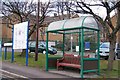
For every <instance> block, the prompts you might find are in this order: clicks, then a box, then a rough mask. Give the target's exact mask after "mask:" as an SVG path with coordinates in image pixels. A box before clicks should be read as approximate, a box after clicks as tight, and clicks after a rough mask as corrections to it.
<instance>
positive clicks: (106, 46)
mask: <svg viewBox="0 0 120 80" xmlns="http://www.w3.org/2000/svg"><path fill="white" fill-rule="evenodd" d="M109 52H110V42H103V43H101V45H100V58H104V59H106V60H107V59H108V57H109ZM96 53H97V50H96ZM118 54H119V53H118V43H116V46H115V58H116V56H117V58H118ZM95 57H96V55H95Z"/></svg>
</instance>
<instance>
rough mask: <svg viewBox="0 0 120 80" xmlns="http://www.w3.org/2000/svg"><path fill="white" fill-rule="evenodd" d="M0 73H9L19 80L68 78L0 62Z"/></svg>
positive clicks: (37, 69)
mask: <svg viewBox="0 0 120 80" xmlns="http://www.w3.org/2000/svg"><path fill="white" fill-rule="evenodd" d="M0 71H2V73H7V74H9V73H10V74H13V75H15V76H17V77H21V78H22V77H23V78H24V77H25V78H70V77H67V76H64V75H58V74H54V73H50V72H46V71H43V70H40V69H39V68H32V67H26V66H20V65H17V64H13V63H10V62H2V69H1V70H0Z"/></svg>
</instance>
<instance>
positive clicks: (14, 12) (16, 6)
mask: <svg viewBox="0 0 120 80" xmlns="http://www.w3.org/2000/svg"><path fill="white" fill-rule="evenodd" d="M41 4H42V6H40V9H41V16H40V18H39V27H38V28H41V27H43V25H44V24H43V22H44V19H45V17H46V15H47V13H48V12H49V11H47V9H48V7H49V4H50V2H46V3H41ZM36 8H37V5H36V3H34V2H33V1H31V2H29V1H26V2H21V1H20V0H14V2H12V1H11V0H5V1H3V7H2V14H3V15H4V16H5V17H6V18H7V19H8V20H9V24H11V25H13V24H15V23H19V22H23V21H27V20H29V21H30V26H29V35H28V38H30V36H31V35H32V34H33V33H34V32H35V30H36V17H35V16H36V15H35V14H36ZM9 28H11V29H12V27H11V26H9ZM24 53H25V50H23V51H22V54H21V56H22V55H23V56H24V55H25V54H24Z"/></svg>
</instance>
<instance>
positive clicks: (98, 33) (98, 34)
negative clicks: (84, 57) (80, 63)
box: [97, 31, 100, 75]
mask: <svg viewBox="0 0 120 80" xmlns="http://www.w3.org/2000/svg"><path fill="white" fill-rule="evenodd" d="M97 37H98V42H97V44H98V52H97V56H98V75H99V74H100V56H99V53H100V49H99V47H100V31H98V32H97Z"/></svg>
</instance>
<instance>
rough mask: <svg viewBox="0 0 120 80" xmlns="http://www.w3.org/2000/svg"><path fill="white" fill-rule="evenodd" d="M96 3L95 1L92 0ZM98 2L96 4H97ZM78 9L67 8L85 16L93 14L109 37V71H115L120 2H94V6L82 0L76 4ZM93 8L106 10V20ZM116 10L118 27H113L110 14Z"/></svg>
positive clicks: (117, 24) (119, 25) (117, 25)
mask: <svg viewBox="0 0 120 80" xmlns="http://www.w3.org/2000/svg"><path fill="white" fill-rule="evenodd" d="M91 1H94V0H91ZM95 2H96V3H95ZM75 5H76V8H74V9H73V8H71V7H69V6H67V7H68V8H69V9H70V10H71V11H74V12H76V13H84V14H91V15H93V17H94V18H95V19H96V20H98V21H99V22H100V23H101V24H102V26H103V28H104V30H105V31H106V35H107V39H108V41H109V42H110V53H109V54H110V55H109V60H108V70H112V69H113V60H114V57H115V54H114V49H115V43H116V33H117V32H118V31H119V30H120V22H119V21H120V1H113V2H111V1H109V0H106V2H104V1H102V0H100V1H99V2H98V1H94V4H93V3H92V4H90V3H88V2H87V1H85V0H80V1H76V3H75ZM91 6H92V7H93V6H95V7H96V6H100V7H103V8H105V9H106V14H107V15H106V16H105V19H103V18H102V17H100V16H99V15H97V14H96V13H95V12H94V11H93V9H92V8H91ZM114 10H117V22H116V26H113V23H112V21H111V17H110V13H111V12H112V11H114Z"/></svg>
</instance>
